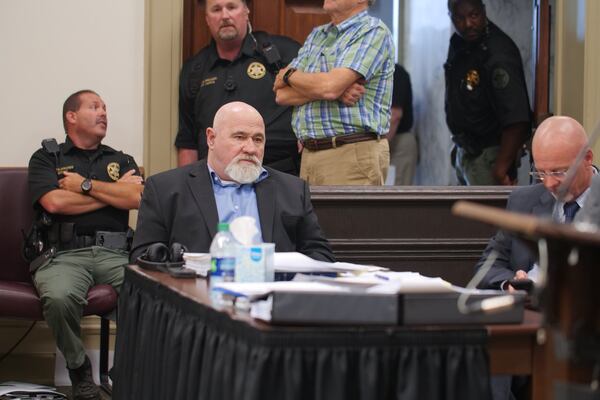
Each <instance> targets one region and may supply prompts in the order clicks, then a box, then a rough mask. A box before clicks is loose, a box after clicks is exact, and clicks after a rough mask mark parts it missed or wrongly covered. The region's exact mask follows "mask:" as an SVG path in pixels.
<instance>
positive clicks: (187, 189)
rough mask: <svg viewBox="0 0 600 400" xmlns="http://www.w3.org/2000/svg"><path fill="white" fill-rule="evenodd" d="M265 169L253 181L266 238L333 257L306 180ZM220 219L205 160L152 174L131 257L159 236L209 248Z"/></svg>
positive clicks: (280, 247)
mask: <svg viewBox="0 0 600 400" xmlns="http://www.w3.org/2000/svg"><path fill="white" fill-rule="evenodd" d="M265 169H266V170H267V171H268V172H269V176H268V177H267V178H266V179H264V180H262V181H261V182H259V183H257V184H256V185H255V191H256V200H257V204H258V214H259V216H260V225H261V230H262V237H263V240H264V241H265V242H267V243H275V251H298V252H300V253H303V254H306V255H307V256H309V257H312V258H314V259H318V260H323V261H335V257H334V255H333V253H332V251H331V248H330V247H329V243H328V242H327V240H326V239H325V237H324V236H323V234H322V232H321V228H320V227H319V223H318V221H317V216H316V214H315V212H314V211H313V208H312V204H311V202H310V191H309V187H308V184H307V183H306V182H305V181H303V180H301V179H299V178H297V177H295V176H292V175H288V174H284V173H282V172H279V171H276V170H273V169H271V168H268V167H265ZM218 219H219V217H218V212H217V204H216V202H215V196H214V193H213V189H212V183H211V178H210V174H209V171H208V167H207V165H206V160H201V161H198V162H196V163H194V164H191V165H187V166H185V167H181V168H176V169H173V170H170V171H166V172H163V173H160V174H157V175H154V176H151V177H150V178H148V180H147V181H146V185H145V187H144V193H143V195H142V202H141V205H140V209H139V214H138V220H137V228H136V232H135V235H134V238H133V244H132V250H131V254H130V260H131V261H132V262H133V261H135V259H136V258H137V257H138V256H140V255H141V254H143V253H144V251H145V250H146V248H147V247H148V246H150V245H151V244H153V243H157V242H161V243H164V244H167V245H171V244H173V243H175V242H177V243H181V244H183V245H185V246H186V247H187V248H188V250H189V251H190V252H200V253H207V252H208V251H209V248H210V244H211V241H212V238H213V237H214V236H215V234H216V231H217V223H218V222H219V221H218Z"/></svg>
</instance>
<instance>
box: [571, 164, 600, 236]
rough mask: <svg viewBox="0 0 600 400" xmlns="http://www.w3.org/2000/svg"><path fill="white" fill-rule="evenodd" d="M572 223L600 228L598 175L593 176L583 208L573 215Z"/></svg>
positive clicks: (599, 181) (599, 178) (599, 176)
mask: <svg viewBox="0 0 600 400" xmlns="http://www.w3.org/2000/svg"><path fill="white" fill-rule="evenodd" d="M574 222H585V223H589V224H593V225H595V227H596V229H598V227H600V174H594V176H593V177H592V184H591V185H590V192H589V193H588V194H587V198H586V199H585V207H584V208H582V209H581V211H580V212H578V213H577V215H575V220H574Z"/></svg>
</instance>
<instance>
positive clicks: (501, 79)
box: [492, 68, 510, 89]
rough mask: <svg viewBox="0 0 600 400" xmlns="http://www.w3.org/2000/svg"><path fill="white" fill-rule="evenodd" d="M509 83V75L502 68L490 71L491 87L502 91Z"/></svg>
mask: <svg viewBox="0 0 600 400" xmlns="http://www.w3.org/2000/svg"><path fill="white" fill-rule="evenodd" d="M508 82H510V75H509V74H508V72H507V71H506V70H505V69H504V68H495V69H494V70H493V71H492V85H493V86H494V88H495V89H504V88H505V87H506V86H508Z"/></svg>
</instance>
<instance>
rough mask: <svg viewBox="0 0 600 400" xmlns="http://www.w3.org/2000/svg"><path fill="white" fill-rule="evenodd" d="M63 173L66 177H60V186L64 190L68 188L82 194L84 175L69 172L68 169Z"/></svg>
mask: <svg viewBox="0 0 600 400" xmlns="http://www.w3.org/2000/svg"><path fill="white" fill-rule="evenodd" d="M63 175H64V176H65V177H64V178H62V179H59V181H58V187H60V188H61V189H63V190H68V191H69V192H73V193H80V194H82V193H83V192H82V191H81V183H82V182H83V180H84V177H83V176H81V175H79V174H78V173H77V172H68V171H65V172H63Z"/></svg>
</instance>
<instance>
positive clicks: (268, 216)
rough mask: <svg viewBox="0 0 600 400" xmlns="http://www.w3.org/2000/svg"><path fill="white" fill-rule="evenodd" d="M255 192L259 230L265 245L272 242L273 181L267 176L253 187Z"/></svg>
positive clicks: (273, 213) (273, 212)
mask: <svg viewBox="0 0 600 400" xmlns="http://www.w3.org/2000/svg"><path fill="white" fill-rule="evenodd" d="M254 190H255V192H256V203H257V204H258V216H259V218H260V229H261V231H262V237H263V241H264V242H265V243H272V242H273V218H274V215H275V186H274V183H273V179H272V178H271V177H270V176H268V177H267V178H266V179H264V180H262V181H260V182H258V183H257V184H256V186H255V187H254Z"/></svg>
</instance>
